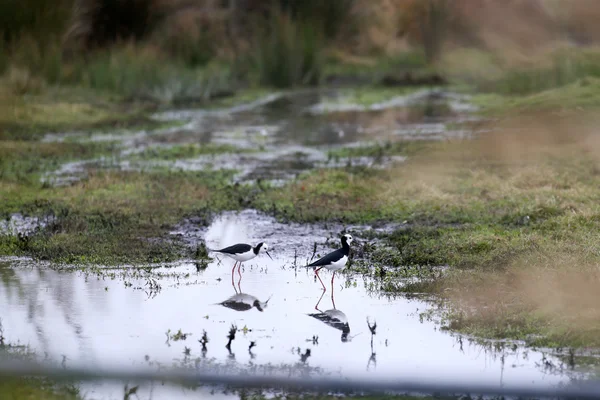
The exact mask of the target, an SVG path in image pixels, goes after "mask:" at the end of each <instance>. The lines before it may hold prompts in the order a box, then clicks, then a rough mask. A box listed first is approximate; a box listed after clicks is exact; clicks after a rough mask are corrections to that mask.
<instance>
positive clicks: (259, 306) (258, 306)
mask: <svg viewBox="0 0 600 400" xmlns="http://www.w3.org/2000/svg"><path fill="white" fill-rule="evenodd" d="M253 306H254V307H256V309H257V310H258V311H260V312H263V311H264V309H265V308H266V307H267V302H264V303H261V302H260V301H258V300H254V304H253Z"/></svg>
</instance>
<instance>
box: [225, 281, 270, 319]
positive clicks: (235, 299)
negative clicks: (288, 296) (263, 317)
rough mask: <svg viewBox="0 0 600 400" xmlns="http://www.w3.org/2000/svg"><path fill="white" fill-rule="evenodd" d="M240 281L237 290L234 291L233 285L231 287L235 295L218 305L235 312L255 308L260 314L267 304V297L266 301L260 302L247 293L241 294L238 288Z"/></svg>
mask: <svg viewBox="0 0 600 400" xmlns="http://www.w3.org/2000/svg"><path fill="white" fill-rule="evenodd" d="M240 282H241V279H240V281H238V289H239V291H238V289H236V287H235V285H233V289H234V290H235V294H234V295H233V296H231V297H230V298H228V299H227V300H225V301H223V302H221V303H219V304H220V305H222V306H223V307H227V308H230V309H232V310H235V311H248V310H251V309H252V308H254V307H256V309H257V310H258V311H260V312H263V311H264V310H265V308H267V305H268V304H269V300H271V298H270V297H269V298H268V299H267V301H264V302H263V301H260V300H258V299H257V298H256V297H254V296H252V295H249V294H247V293H242V289H241V287H240Z"/></svg>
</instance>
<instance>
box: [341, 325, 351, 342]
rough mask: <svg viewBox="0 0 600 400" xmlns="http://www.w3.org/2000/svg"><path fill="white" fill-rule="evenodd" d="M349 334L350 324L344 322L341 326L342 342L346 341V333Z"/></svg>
mask: <svg viewBox="0 0 600 400" xmlns="http://www.w3.org/2000/svg"><path fill="white" fill-rule="evenodd" d="M349 334H350V325H349V324H347V323H346V324H344V326H343V328H342V342H344V343H346V342H347V341H348V335H349Z"/></svg>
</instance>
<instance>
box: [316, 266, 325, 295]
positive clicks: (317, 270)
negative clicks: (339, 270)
mask: <svg viewBox="0 0 600 400" xmlns="http://www.w3.org/2000/svg"><path fill="white" fill-rule="evenodd" d="M321 268H323V267H321ZM321 268H317V269H316V270H315V275H316V276H317V278H319V282H321V286H323V292H326V291H327V289H326V288H325V285H324V284H323V281H322V280H321V277H320V276H319V271H320V270H321Z"/></svg>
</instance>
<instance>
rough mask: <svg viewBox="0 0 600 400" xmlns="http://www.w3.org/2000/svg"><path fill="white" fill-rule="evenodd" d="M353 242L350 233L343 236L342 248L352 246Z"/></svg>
mask: <svg viewBox="0 0 600 400" xmlns="http://www.w3.org/2000/svg"><path fill="white" fill-rule="evenodd" d="M353 240H354V239H353V238H352V235H350V234H348V233H346V234H344V235H342V246H350V244H351V243H352V241H353Z"/></svg>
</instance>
